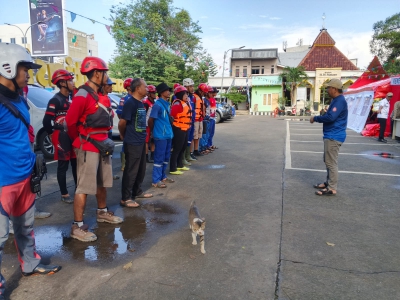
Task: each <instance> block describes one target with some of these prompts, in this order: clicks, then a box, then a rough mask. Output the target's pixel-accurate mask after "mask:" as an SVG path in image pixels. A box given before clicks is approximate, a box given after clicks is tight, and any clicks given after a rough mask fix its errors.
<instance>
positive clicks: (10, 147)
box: [0, 43, 61, 299]
mask: <svg viewBox="0 0 400 300" xmlns="http://www.w3.org/2000/svg"><path fill="white" fill-rule="evenodd" d="M0 61H1V65H0V103H1V104H0V138H1V141H2V144H1V147H0V169H1V170H2V172H0V299H5V297H4V292H5V279H4V277H3V275H2V274H1V271H2V268H1V259H2V256H3V249H4V244H5V242H6V241H7V239H8V234H9V220H10V219H11V220H12V221H13V227H14V232H15V234H14V240H15V246H16V248H17V252H18V260H19V262H20V265H21V271H22V275H24V276H29V275H37V274H41V275H45V274H54V273H56V272H58V271H59V270H60V269H61V267H60V266H48V265H43V264H41V263H40V256H39V255H38V254H37V253H36V249H35V235H34V232H33V222H34V212H35V194H34V193H32V191H31V187H30V183H31V175H32V170H33V167H34V165H35V154H34V153H33V152H32V150H31V147H30V144H29V137H28V128H29V123H30V116H29V111H28V106H27V104H26V103H25V101H24V99H23V97H22V96H20V95H19V90H20V89H22V88H24V87H25V86H27V84H28V80H29V74H28V71H29V70H30V69H40V68H41V65H38V64H35V63H34V62H33V60H32V57H31V56H30V54H29V53H28V52H27V51H26V49H24V48H23V47H21V46H19V45H15V44H8V43H7V44H6V43H0Z"/></svg>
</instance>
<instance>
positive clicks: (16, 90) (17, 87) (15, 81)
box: [11, 77, 21, 93]
mask: <svg viewBox="0 0 400 300" xmlns="http://www.w3.org/2000/svg"><path fill="white" fill-rule="evenodd" d="M11 81H12V83H13V84H14V87H15V92H17V93H18V91H19V90H20V89H21V88H20V87H19V85H18V83H17V80H16V79H15V77H14V78H13V79H11Z"/></svg>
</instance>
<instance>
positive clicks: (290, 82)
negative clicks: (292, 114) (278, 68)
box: [279, 66, 308, 106]
mask: <svg viewBox="0 0 400 300" xmlns="http://www.w3.org/2000/svg"><path fill="white" fill-rule="evenodd" d="M279 77H280V78H281V79H282V82H284V81H285V83H286V89H288V90H289V91H290V100H291V104H292V106H293V101H295V99H294V95H295V92H296V89H297V85H298V84H299V83H300V82H302V81H303V80H306V79H308V76H307V74H306V72H305V69H304V67H303V66H299V67H294V68H291V67H286V68H284V69H283V72H282V73H281V74H279Z"/></svg>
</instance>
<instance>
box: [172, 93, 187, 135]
mask: <svg viewBox="0 0 400 300" xmlns="http://www.w3.org/2000/svg"><path fill="white" fill-rule="evenodd" d="M176 102H180V104H181V105H182V108H183V111H182V112H180V113H178V114H177V115H176V117H175V119H174V122H173V123H172V125H174V126H175V127H178V128H180V129H181V130H183V131H187V130H188V129H189V128H190V125H191V124H192V110H191V108H190V104H189V103H187V102H186V101H183V100H179V99H176V100H175V101H174V102H173V103H172V105H174V104H175V103H176Z"/></svg>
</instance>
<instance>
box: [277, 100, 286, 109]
mask: <svg viewBox="0 0 400 300" xmlns="http://www.w3.org/2000/svg"><path fill="white" fill-rule="evenodd" d="M286 101H287V99H286V97H279V98H278V105H279V109H285V105H286Z"/></svg>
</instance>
